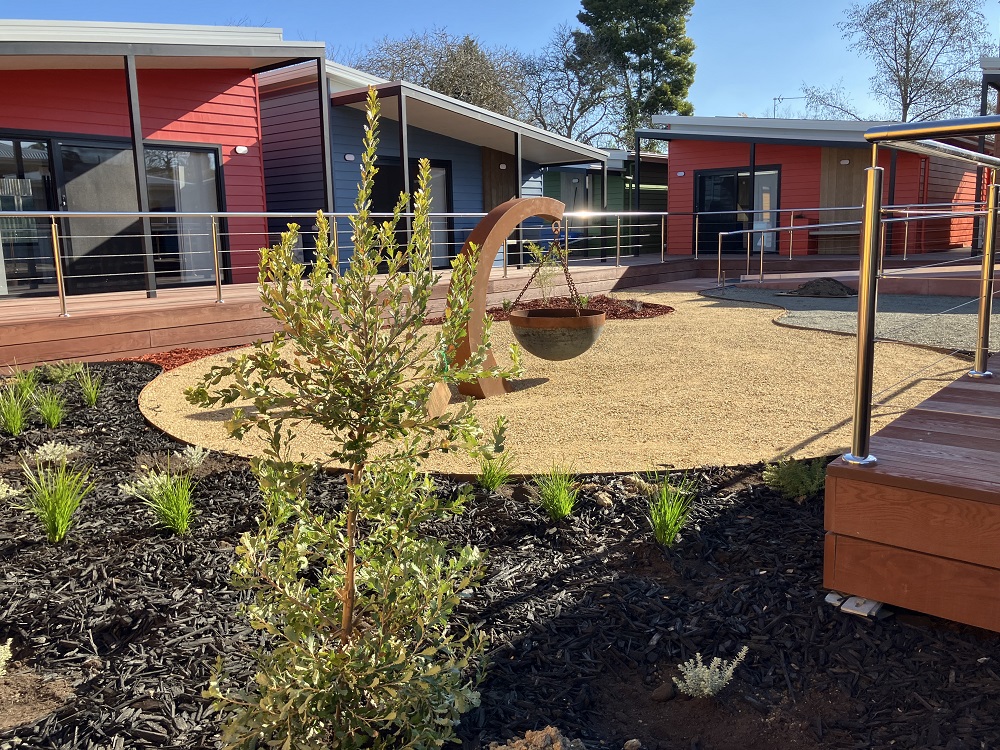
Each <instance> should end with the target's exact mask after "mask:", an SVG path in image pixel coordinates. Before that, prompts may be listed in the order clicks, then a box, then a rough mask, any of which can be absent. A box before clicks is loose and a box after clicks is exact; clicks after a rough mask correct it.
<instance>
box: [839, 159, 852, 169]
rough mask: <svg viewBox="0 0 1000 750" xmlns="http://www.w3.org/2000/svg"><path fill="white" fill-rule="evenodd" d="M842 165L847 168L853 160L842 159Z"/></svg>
mask: <svg viewBox="0 0 1000 750" xmlns="http://www.w3.org/2000/svg"><path fill="white" fill-rule="evenodd" d="M840 163H841V164H843V165H844V166H845V167H846V166H847V165H848V164H850V163H851V160H850V159H841V160H840Z"/></svg>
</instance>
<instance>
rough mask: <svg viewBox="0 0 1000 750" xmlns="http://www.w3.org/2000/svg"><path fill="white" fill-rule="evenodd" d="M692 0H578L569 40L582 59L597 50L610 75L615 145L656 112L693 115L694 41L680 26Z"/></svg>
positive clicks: (626, 141) (623, 142)
mask: <svg viewBox="0 0 1000 750" xmlns="http://www.w3.org/2000/svg"><path fill="white" fill-rule="evenodd" d="M693 5H694V0H583V11H582V12H581V13H580V14H579V15H578V16H577V19H578V20H579V21H580V23H582V24H583V25H584V26H585V27H586V30H585V31H581V32H576V34H575V41H576V44H577V47H578V51H579V53H580V55H581V57H583V58H584V59H587V57H588V50H589V49H590V48H591V46H594V47H596V48H597V49H599V50H600V51H601V54H602V55H603V59H604V60H605V62H606V64H607V66H608V68H607V69H608V70H609V71H610V73H611V74H612V75H613V76H614V81H615V91H614V94H613V99H612V101H613V111H614V113H615V115H616V116H615V117H614V122H613V127H614V129H615V130H616V133H617V135H616V140H617V141H618V144H619V145H621V146H624V147H626V148H631V147H632V146H634V143H633V141H634V136H635V134H634V131H635V129H636V128H637V127H644V126H647V125H649V124H650V122H651V118H652V116H653V115H656V114H670V113H676V114H681V115H690V114H694V107H692V106H691V103H690V102H689V101H688V100H687V95H688V89H689V88H690V87H691V84H692V83H693V82H694V69H695V66H694V63H693V62H691V54H692V53H693V52H694V42H693V41H691V38H690V37H688V36H687V33H686V26H687V19H688V16H689V15H690V14H691V8H692V7H693Z"/></svg>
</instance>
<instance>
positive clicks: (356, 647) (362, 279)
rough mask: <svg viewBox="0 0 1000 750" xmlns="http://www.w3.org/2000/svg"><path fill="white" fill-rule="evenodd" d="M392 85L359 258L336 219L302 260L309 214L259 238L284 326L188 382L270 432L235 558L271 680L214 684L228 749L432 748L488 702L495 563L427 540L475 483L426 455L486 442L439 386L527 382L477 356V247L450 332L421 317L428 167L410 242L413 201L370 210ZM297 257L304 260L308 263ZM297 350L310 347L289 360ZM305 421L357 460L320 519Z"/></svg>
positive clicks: (423, 166) (363, 190) (372, 149)
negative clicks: (438, 471)
mask: <svg viewBox="0 0 1000 750" xmlns="http://www.w3.org/2000/svg"><path fill="white" fill-rule="evenodd" d="M377 120H378V98H377V93H376V92H375V90H374V89H370V90H369V98H368V115H367V126H366V128H365V136H364V141H363V144H364V145H363V148H362V153H361V158H360V159H359V161H360V162H361V171H360V181H359V188H358V197H357V201H356V203H355V215H353V216H352V217H351V229H352V240H353V245H354V251H353V253H352V254H351V260H350V264H349V265H348V267H347V268H346V269H343V271H342V272H341V270H340V269H339V263H338V260H337V253H336V250H337V248H336V247H335V246H333V245H332V244H331V243H330V237H329V229H330V227H329V221H328V219H327V218H326V217H325V216H323V214H322V213H320V214H318V215H317V217H316V223H317V227H318V229H317V233H316V252H315V260H314V262H313V263H312V264H311V265H310V268H309V269H305V268H303V266H302V264H301V263H300V262H297V261H296V248H297V245H298V226H297V225H295V224H291V225H289V231H288V232H285V233H283V234H282V239H281V242H280V243H279V244H278V245H276V246H275V247H273V248H264V249H263V250H262V252H261V260H260V274H259V277H258V279H259V283H260V293H261V299H262V301H263V303H264V307H265V309H266V310H267V311H268V312H269V313H270V314H271V315H272V316H273V317H274V318H275V320H276V322H277V323H278V329H279V330H281V331H282V333H280V334H276V335H275V336H274V337H273V338H272V339H271V340H270V341H266V342H265V341H259V342H257V343H256V344H255V345H254V346H253V347H252V348H250V349H248V350H246V351H245V352H244V353H242V354H240V355H239V356H238V357H237V358H236V359H234V360H233V361H232V362H231V363H230V364H229V365H227V366H225V367H216V368H213V369H212V371H211V372H210V373H209V375H208V376H207V377H206V378H205V379H204V380H203V381H202V383H201V384H200V385H199V386H197V387H195V388H193V389H191V390H189V391H188V392H187V396H188V400H189V401H191V402H192V403H196V404H199V405H201V406H204V407H212V408H215V409H218V408H220V407H225V406H229V405H233V404H235V403H236V402H237V401H243V402H246V401H250V402H253V404H254V407H255V408H253V409H246V410H241V409H236V410H235V412H234V414H233V418H232V420H230V421H229V422H228V423H227V424H226V427H227V429H228V430H229V432H230V434H231V435H233V436H235V437H242V436H243V435H245V434H246V433H247V432H248V431H250V430H251V429H253V430H256V431H259V432H260V433H261V434H262V435H263V436H264V437H265V438H266V441H267V442H266V448H265V449H264V451H263V456H262V457H259V458H257V459H255V460H254V461H253V462H252V464H251V465H252V467H253V470H254V472H255V474H256V476H257V478H258V481H259V482H260V489H261V495H262V497H263V503H262V510H261V514H260V524H259V526H258V528H257V529H255V530H253V531H249V532H247V533H245V534H244V535H243V536H242V537H241V539H240V544H239V545H238V547H237V551H236V563H235V583H236V585H237V586H239V587H241V588H243V589H244V590H246V591H248V592H250V593H251V594H252V597H251V598H249V599H248V601H247V602H246V603H245V604H244V606H243V612H244V613H245V614H246V616H247V617H248V619H249V620H250V623H251V625H252V626H253V628H254V629H255V630H258V631H263V632H265V633H267V635H268V637H267V641H266V647H263V648H261V649H259V650H257V651H256V652H255V653H254V658H255V660H256V662H257V665H256V679H255V680H253V681H250V682H249V684H248V681H247V680H245V679H242V676H240V677H239V678H238V679H237V680H235V681H230V680H228V679H226V678H225V677H224V675H223V674H222V673H221V665H220V669H219V670H217V671H216V673H215V674H214V675H213V678H212V679H211V681H210V682H209V687H208V690H207V691H206V695H208V696H209V697H212V698H214V699H215V707H216V709H217V710H220V711H222V712H223V713H224V714H225V715H226V721H225V723H224V724H223V727H222V731H221V735H222V736H221V741H222V744H223V746H224V747H227V748H232V749H233V750H235V749H236V748H241V749H243V750H254V749H255V748H264V747H269V748H278V747H287V748H295V750H361V749H362V748H373V749H374V750H378V749H379V748H383V749H384V748H393V750H434V748H440V747H442V746H443V745H444V744H445V743H447V742H448V741H449V740H451V739H452V738H453V737H454V734H455V730H454V725H455V724H456V723H457V722H458V719H459V717H460V715H461V714H462V713H463V712H464V711H466V710H467V709H468V708H470V707H472V706H476V705H478V701H479V694H478V693H477V691H476V689H475V688H476V685H477V684H478V682H479V680H480V679H481V678H482V670H481V669H478V668H477V667H480V666H481V664H480V663H479V660H480V657H481V656H482V654H483V650H484V642H483V637H482V635H480V634H479V633H477V632H476V630H475V628H474V626H473V625H472V624H471V623H469V622H468V620H467V619H464V618H461V619H460V618H458V617H457V614H458V613H457V612H456V608H457V607H458V606H459V604H460V603H461V600H462V598H463V596H464V595H465V594H464V592H466V591H467V590H468V589H470V588H472V587H473V586H475V585H476V583H477V581H478V580H479V579H480V578H481V576H482V574H483V561H482V554H481V553H480V552H479V550H477V549H475V548H474V547H470V546H467V545H456V544H452V543H448V542H445V541H443V540H440V539H436V538H434V537H431V536H428V535H427V533H426V531H427V528H428V525H429V524H430V523H431V522H432V521H433V520H434V519H436V518H440V517H442V516H446V515H452V514H457V513H459V512H461V509H462V504H463V503H464V502H465V501H466V499H467V496H466V493H440V492H435V491H434V485H433V482H432V481H430V480H429V479H428V478H427V477H425V476H424V475H422V474H421V472H420V470H419V467H420V461H421V460H422V459H423V458H426V457H427V456H428V455H429V454H430V453H431V452H436V451H449V452H450V451H455V450H461V451H463V452H464V451H468V452H469V453H472V454H473V455H476V454H478V453H480V452H481V451H482V450H483V442H484V434H483V430H482V429H481V428H480V426H479V424H478V422H477V421H476V419H475V415H474V414H472V407H471V404H470V403H468V402H466V403H465V404H463V405H461V406H456V407H454V408H453V409H449V410H448V411H446V412H445V413H444V414H441V415H438V416H434V415H431V414H429V413H428V410H427V406H428V401H429V398H430V395H431V393H432V391H433V390H434V389H435V388H436V387H437V384H438V383H442V382H443V383H445V384H446V385H451V384H456V385H457V384H458V383H460V382H470V381H472V380H476V379H479V378H483V377H516V374H517V373H518V372H519V371H520V368H519V367H518V366H517V362H518V360H517V353H516V351H515V352H513V353H512V355H513V356H512V361H513V362H514V366H513V367H511V368H507V369H501V368H494V367H487V366H486V364H485V363H486V353H487V351H488V349H489V343H488V342H489V330H490V326H489V321H484V333H483V340H484V342H486V343H484V345H483V346H482V347H478V348H477V350H476V351H474V352H472V355H471V356H470V358H469V359H468V360H466V361H465V362H464V363H461V364H460V363H459V362H458V360H457V359H456V358H455V357H454V353H455V352H456V351H457V350H458V347H459V344H460V342H461V341H463V340H464V339H465V338H466V331H467V324H468V321H469V316H470V315H471V300H472V298H473V288H474V280H475V276H476V273H475V271H476V267H477V265H478V260H479V256H478V250H476V249H474V250H473V252H471V253H470V254H464V253H463V254H461V255H459V256H458V257H457V258H455V259H454V260H453V261H452V275H451V286H450V287H449V292H448V298H447V302H446V306H445V315H444V320H443V322H442V325H441V327H440V329H437V328H435V329H434V330H429V329H428V328H427V327H426V326H425V325H424V320H426V318H427V317H428V315H427V311H428V304H429V302H430V300H431V296H432V293H433V290H434V286H435V282H436V281H437V277H436V275H435V274H434V272H433V271H432V270H431V262H430V261H431V222H430V218H429V213H430V205H431V203H430V201H431V199H430V193H429V192H428V188H429V185H430V163H429V162H428V161H427V160H426V159H423V160H421V161H420V163H419V164H420V166H419V169H418V170H417V184H418V188H417V190H416V192H415V193H414V194H413V196H412V206H413V209H412V210H413V218H412V223H411V226H412V229H413V231H412V232H411V233H406V239H405V244H399V238H400V236H401V235H400V234H399V233H397V231H396V227H397V226H398V225H399V221H400V219H401V214H402V212H403V211H404V210H405V208H406V206H407V204H408V201H409V199H408V197H407V196H405V195H403V196H402V197H401V199H400V201H399V202H398V203H397V205H396V209H395V213H394V216H393V218H391V219H390V220H388V221H384V222H378V223H376V222H374V221H373V220H372V217H371V214H370V210H371V195H372V190H373V187H374V180H375V174H376V171H377V169H376V166H375V153H376V151H377V145H378V136H377ZM299 257H301V256H299ZM283 347H287V348H285V349H284V351H285V352H295V356H287V354H286V355H285V356H283V355H282V348H283ZM305 425H315V426H316V427H318V428H321V429H324V430H326V431H327V432H328V433H330V434H331V435H332V436H334V439H333V440H331V441H329V442H328V443H327V444H326V446H325V451H324V452H325V455H324V458H326V459H328V460H330V461H336V462H337V463H339V464H341V465H344V466H346V467H348V471H347V474H346V484H347V492H346V497H345V498H344V502H343V504H342V505H341V506H340V507H339V508H336V509H332V510H330V511H328V512H324V513H323V514H320V513H318V512H316V511H315V510H313V509H312V508H311V507H310V501H309V497H308V494H307V492H306V489H307V487H308V484H309V477H310V472H311V469H310V467H308V466H302V465H301V463H296V461H295V458H296V457H298V456H299V453H298V446H297V445H294V444H292V443H291V440H292V437H293V436H294V435H295V434H296V432H297V431H298V430H299V429H300V428H301V427H302V426H305Z"/></svg>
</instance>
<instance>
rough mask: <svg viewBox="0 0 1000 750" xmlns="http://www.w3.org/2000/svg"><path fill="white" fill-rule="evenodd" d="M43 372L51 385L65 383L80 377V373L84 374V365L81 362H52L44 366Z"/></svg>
mask: <svg viewBox="0 0 1000 750" xmlns="http://www.w3.org/2000/svg"><path fill="white" fill-rule="evenodd" d="M43 370H44V372H45V379H46V380H48V381H49V382H50V383H65V382H66V381H68V380H72V379H73V378H78V377H80V373H82V372H83V364H82V363H81V362H52V363H51V364H47V365H43Z"/></svg>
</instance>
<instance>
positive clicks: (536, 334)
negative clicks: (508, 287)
mask: <svg viewBox="0 0 1000 750" xmlns="http://www.w3.org/2000/svg"><path fill="white" fill-rule="evenodd" d="M510 328H511V331H512V332H513V333H514V338H515V339H517V343H518V344H520V345H521V348H523V349H524V350H525V351H526V352H529V353H530V354H534V355H535V356H536V357H538V358H539V359H547V360H551V361H560V360H564V359H573V358H574V357H579V356H580V355H581V354H583V353H584V352H585V351H587V350H588V349H589V348H590V347H592V346H593V345H594V344H595V343H596V342H597V339H599V338H600V336H601V331H603V330H604V312H602V311H601V310H589V309H587V308H580V309H576V308H564V307H543V308H541V309H538V310H515V311H513V312H512V313H511V314H510Z"/></svg>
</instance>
